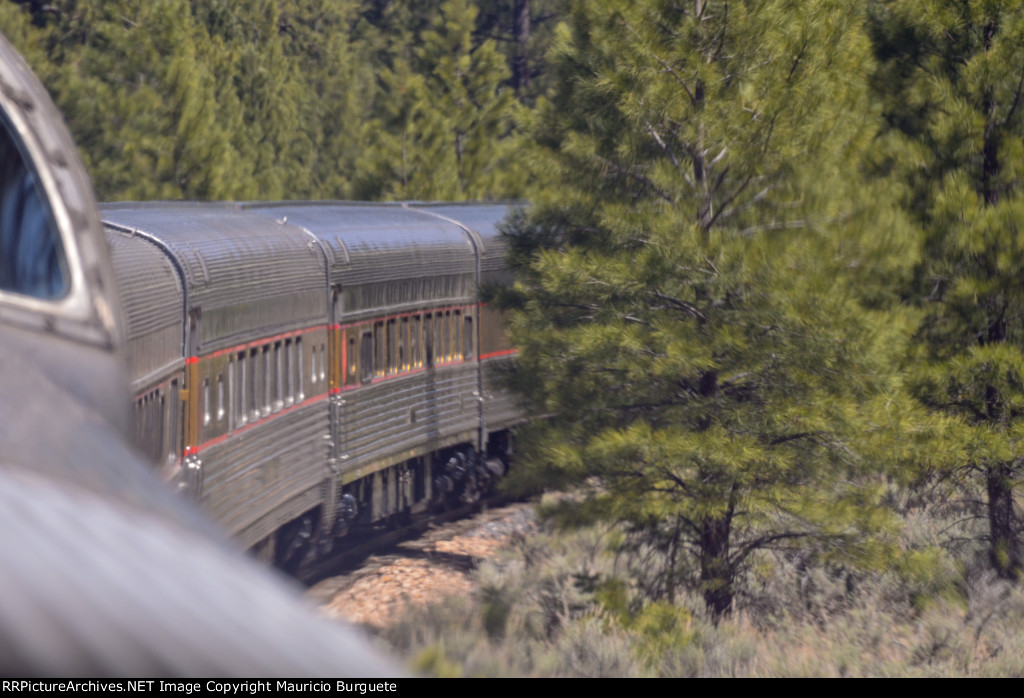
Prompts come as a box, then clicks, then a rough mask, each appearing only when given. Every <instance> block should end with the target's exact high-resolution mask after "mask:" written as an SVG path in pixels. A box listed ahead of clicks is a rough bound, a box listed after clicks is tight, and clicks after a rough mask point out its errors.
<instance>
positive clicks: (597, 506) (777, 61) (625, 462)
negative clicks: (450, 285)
mask: <svg viewBox="0 0 1024 698" xmlns="http://www.w3.org/2000/svg"><path fill="white" fill-rule="evenodd" d="M550 60H551V63H552V69H553V71H554V80H555V82H556V85H555V89H554V93H553V95H552V97H551V99H550V101H542V102H541V104H540V108H539V111H538V114H537V116H536V117H535V119H534V120H533V121H532V123H531V129H532V133H533V136H534V138H535V140H536V143H537V147H538V148H539V149H540V150H541V151H543V152H547V153H548V157H549V158H550V160H549V170H550V176H549V178H548V179H547V180H546V182H545V186H544V189H543V190H541V191H537V192H535V195H534V196H533V197H531V198H532V199H533V206H534V207H533V209H532V210H531V211H530V213H529V215H528V216H527V217H525V218H523V219H520V220H519V221H517V222H514V223H513V224H512V226H511V227H510V231H509V234H508V242H509V245H510V259H511V261H512V263H513V265H514V266H515V267H516V268H517V270H518V271H519V277H518V278H519V281H518V282H517V285H516V287H515V288H514V289H513V290H512V291H507V292H505V294H503V295H501V294H499V299H500V300H501V301H502V303H503V304H504V305H505V307H506V308H507V309H508V313H509V318H510V323H511V327H512V332H513V334H514V340H515V342H516V343H517V344H518V345H519V346H520V348H521V355H520V361H519V370H518V372H517V374H516V376H515V378H514V380H515V381H516V382H517V384H518V387H519V388H520V389H521V390H522V391H523V393H524V395H525V397H526V399H527V400H528V401H529V402H530V404H531V406H532V409H533V410H534V411H535V413H542V414H549V415H550V419H546V420H544V421H543V422H542V423H539V424H536V425H534V429H535V431H534V432H533V433H532V434H528V435H527V436H526V437H525V441H526V442H527V443H528V444H532V447H528V450H527V462H528V467H526V468H523V469H522V473H523V474H522V475H521V477H523V478H524V479H527V480H528V479H530V478H531V477H538V478H540V479H541V480H544V481H551V480H552V479H554V480H556V481H560V482H574V483H577V484H581V485H582V486H584V488H585V489H584V491H585V492H586V493H588V494H589V496H588V497H586V499H585V502H584V503H583V504H582V505H579V506H575V507H574V510H575V511H576V512H577V513H581V512H582V513H589V515H591V516H598V517H602V518H613V519H616V520H620V521H624V522H627V523H628V524H629V525H630V527H631V530H632V531H634V532H636V533H637V534H638V535H641V536H642V538H643V540H644V541H646V542H647V543H655V544H657V545H659V546H661V547H662V549H663V550H664V552H665V560H666V564H665V569H664V570H663V575H662V586H661V591H660V593H661V594H662V595H664V596H666V597H669V598H672V596H673V594H674V593H675V589H676V587H677V586H678V584H680V583H681V582H684V581H693V582H695V583H696V584H697V586H698V587H699V588H700V589H701V591H702V593H703V596H704V600H705V602H706V605H707V607H708V609H709V611H710V612H711V613H712V614H713V615H714V616H715V617H719V616H721V615H722V614H724V613H726V612H728V610H729V609H730V607H731V605H732V603H733V599H734V596H735V594H736V593H737V587H736V585H737V583H738V578H739V575H740V573H741V571H742V569H743V567H744V564H745V563H746V562H747V561H748V560H749V557H750V555H751V554H752V553H753V552H754V551H756V550H758V549H761V548H764V547H777V546H784V545H798V544H799V545H807V544H811V543H817V544H818V545H817V546H815V548H816V549H817V550H819V551H821V550H827V551H831V554H835V555H840V556H842V555H846V556H848V557H852V558H856V557H857V556H858V555H863V554H866V551H868V550H869V549H872V544H871V543H869V541H870V540H871V539H870V536H868V533H869V532H871V531H877V530H878V529H879V528H880V527H884V522H885V521H886V516H885V515H884V513H883V512H882V511H881V510H880V509H879V508H877V507H876V506H875V504H874V502H875V500H874V494H873V493H874V489H873V487H872V486H871V485H870V480H869V479H868V478H867V477H866V475H865V473H866V471H867V470H868V469H869V468H870V467H871V466H872V465H873V464H872V463H870V462H866V461H865V460H864V459H862V458H859V457H858V456H857V455H856V449H855V445H856V443H857V439H858V435H859V433H860V426H859V419H860V416H861V405H862V404H866V403H867V401H868V400H869V398H870V397H871V396H872V395H874V394H875V392H874V391H875V390H877V384H878V382H879V380H878V378H877V376H876V373H877V370H878V368H879V366H881V363H880V361H879V360H878V355H877V354H876V351H877V350H878V347H877V345H875V344H872V342H871V341H870V340H871V335H870V332H868V329H867V326H868V325H870V324H871V323H870V319H871V318H870V316H869V315H868V314H867V311H866V310H865V308H864V306H863V305H862V303H861V301H863V300H864V295H863V294H861V293H859V292H858V290H857V286H858V281H859V277H858V275H859V273H860V272H859V271H858V270H863V269H865V268H867V267H869V266H871V264H872V262H873V261H874V260H875V259H876V258H877V259H880V260H881V261H882V266H885V265H888V266H890V267H891V266H893V265H894V263H893V262H892V260H891V257H887V256H886V254H885V250H882V251H881V252H880V251H879V250H880V245H879V244H878V240H877V239H876V238H877V237H879V236H880V235H881V237H883V238H884V237H885V235H884V234H880V233H879V231H878V229H877V228H876V227H875V225H874V223H875V221H876V220H880V221H884V220H885V216H889V217H890V218H891V214H889V213H886V212H885V211H884V210H883V209H882V208H881V205H880V204H879V203H878V202H879V201H881V200H882V199H884V197H876V196H875V195H876V194H877V192H871V191H870V190H869V189H868V188H865V187H861V186H860V185H859V184H858V182H859V177H858V171H857V169H856V165H857V162H858V158H859V156H860V154H861V153H863V152H864V151H865V150H866V149H867V147H868V145H869V144H870V138H871V137H872V135H873V134H874V132H875V125H876V115H875V114H874V113H873V112H872V111H871V109H870V108H869V105H868V103H867V90H866V80H865V77H866V71H867V70H868V68H869V67H870V56H869V45H868V42H867V39H866V36H865V34H864V32H863V25H862V17H861V16H860V15H859V14H858V12H857V11H856V10H851V8H850V7H849V6H848V4H847V3H844V2H836V1H832V0H816V1H814V2H786V1H778V0H746V1H743V2H715V1H713V0H696V1H694V2H689V3H685V4H684V3H672V2H663V1H658V0H648V1H646V2H639V3H638V2H632V1H629V0H611V1H609V2H604V3H600V4H595V3H587V2H583V1H579V2H574V3H573V4H572V7H571V9H570V11H569V14H568V21H567V24H566V25H565V26H564V27H563V28H562V30H561V32H560V35H559V36H558V38H557V40H556V47H555V51H554V52H553V54H552V55H551V57H550Z"/></svg>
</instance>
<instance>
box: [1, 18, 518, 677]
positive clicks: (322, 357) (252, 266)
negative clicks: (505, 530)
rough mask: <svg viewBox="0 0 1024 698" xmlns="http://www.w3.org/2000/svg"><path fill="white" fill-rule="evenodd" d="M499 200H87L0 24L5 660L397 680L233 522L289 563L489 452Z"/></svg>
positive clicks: (404, 510) (496, 417) (14, 672)
mask: <svg viewBox="0 0 1024 698" xmlns="http://www.w3.org/2000/svg"><path fill="white" fill-rule="evenodd" d="M507 208H508V207H505V206H490V205H488V206H480V205H476V206H474V205H467V206H456V205H418V204H409V205H387V204H385V205H368V204H334V203H328V204H289V203H281V204H245V205H235V204H209V205H192V204H145V205H140V204H116V205H110V206H106V207H103V209H102V213H101V211H100V210H99V209H98V207H97V205H96V203H95V200H94V197H93V193H92V188H91V185H90V183H89V180H88V177H87V176H86V174H85V170H84V168H83V167H82V164H81V162H80V161H79V159H78V157H77V153H76V149H75V146H74V143H73V142H72V140H71V138H70V136H69V134H68V132H67V130H66V128H65V127H64V124H63V121H62V119H61V117H60V115H59V113H58V112H57V110H56V108H55V107H54V105H53V103H52V102H51V101H50V99H49V97H48V96H47V95H46V93H45V91H44V90H43V88H42V86H41V85H40V84H39V82H38V81H37V80H36V79H35V77H34V76H33V75H32V73H31V71H30V70H29V68H28V66H27V65H26V64H25V62H24V60H23V59H22V58H21V57H20V56H19V55H18V54H17V53H16V52H15V51H14V50H13V49H12V48H11V46H10V45H9V44H8V43H7V41H6V39H4V38H3V37H2V36H0V447H2V448H0V551H2V554H3V564H2V565H0V674H2V675H4V676H5V677H8V676H10V677H17V676H48V675H49V676H64V677H66V676H152V675H157V674H159V675H161V676H201V675H212V676H283V677H284V676H392V675H398V674H400V671H399V670H398V669H396V667H395V666H394V664H393V663H392V662H390V661H389V660H388V659H387V658H386V657H383V656H382V655H381V654H379V653H378V652H376V651H374V650H373V649H371V648H370V647H369V646H368V644H367V643H366V641H365V640H364V639H363V638H362V637H361V636H358V635H357V634H355V633H354V632H353V631H351V630H349V629H345V628H342V627H341V626H339V625H338V624H336V623H330V622H327V621H326V620H324V619H322V618H318V617H316V616H315V615H314V614H312V613H310V612H309V610H308V609H305V608H303V607H302V606H301V605H300V603H299V602H298V600H297V595H296V594H295V592H294V590H292V589H289V588H287V585H286V584H285V583H284V582H283V581H282V579H281V578H280V577H278V576H275V575H272V574H271V573H270V571H269V569H268V568H267V566H265V565H262V564H258V563H256V562H255V561H253V560H252V559H251V557H249V556H245V555H243V554H242V552H241V549H240V546H238V544H237V542H236V543H231V542H229V537H228V536H229V535H230V536H232V537H234V539H235V540H236V541H240V542H241V544H242V546H245V547H251V548H255V550H256V552H258V553H259V554H261V555H262V556H264V557H266V558H268V559H272V560H274V561H276V562H277V563H278V564H281V565H283V566H293V565H296V564H298V563H299V562H301V561H302V560H303V559H304V558H305V557H307V556H309V555H312V554H314V553H316V552H317V551H318V550H319V551H322V550H325V549H327V548H329V547H331V546H332V545H333V544H334V542H335V541H336V540H337V539H338V538H339V537H342V536H343V535H344V534H345V533H346V531H348V530H350V529H352V528H353V527H356V526H361V525H372V524H375V523H380V522H387V521H389V520H391V519H394V518H398V517H402V516H404V515H406V514H408V513H411V512H413V511H416V510H418V509H422V508H426V507H429V506H432V505H444V504H446V503H452V502H457V501H466V500H471V499H473V498H474V497H476V496H478V494H479V492H480V491H481V490H482V488H483V485H484V482H485V481H487V480H490V479H492V478H493V476H494V475H496V474H498V473H499V472H500V471H502V470H503V469H504V468H505V467H506V466H507V462H508V451H509V445H510V437H509V433H510V432H509V430H510V429H511V428H512V427H513V426H514V425H515V424H516V422H517V421H518V419H519V417H518V414H517V412H516V410H515V409H514V406H513V403H512V402H511V401H510V400H509V398H508V396H507V395H505V394H504V393H503V392H502V391H501V390H500V389H499V388H498V387H497V385H496V384H495V383H494V381H493V377H492V376H491V369H492V368H493V367H495V366H498V365H500V364H501V363H502V362H507V361H508V360H509V357H510V356H512V354H513V353H514V350H513V349H512V348H511V347H509V346H508V345H507V344H506V343H505V341H504V339H503V335H502V331H501V327H500V324H499V323H498V318H497V316H496V314H495V313H493V312H492V311H491V310H489V309H488V308H487V307H486V306H482V305H480V304H479V303H478V302H477V298H476V288H477V285H478V284H480V283H484V282H487V281H489V280H492V279H500V278H501V277H502V275H503V274H504V271H503V267H502V263H501V245H500V242H499V237H498V236H497V234H496V228H495V226H496V224H497V223H498V221H499V220H500V219H501V217H502V216H504V214H505V211H506V210H507ZM101 215H102V219H103V223H101ZM133 399H134V409H133ZM132 444H134V446H133V445H132ZM158 475H160V476H162V479H163V482H161V478H160V477H158ZM168 483H170V485H171V486H170V487H168ZM172 489H178V490H181V491H182V492H179V493H178V494H175V493H174V492H172ZM181 494H186V495H192V496H193V497H195V498H198V499H199V501H200V502H201V504H202V506H203V507H204V508H205V509H206V512H207V514H208V515H207V514H203V513H202V512H201V511H200V509H199V508H198V507H196V506H195V505H194V503H192V502H189V501H188V499H187V498H186V497H182V496H180V495H181ZM211 517H212V521H211Z"/></svg>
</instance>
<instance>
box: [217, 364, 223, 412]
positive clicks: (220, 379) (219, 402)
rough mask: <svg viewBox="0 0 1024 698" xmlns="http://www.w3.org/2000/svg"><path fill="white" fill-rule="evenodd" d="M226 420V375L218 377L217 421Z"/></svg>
mask: <svg viewBox="0 0 1024 698" xmlns="http://www.w3.org/2000/svg"><path fill="white" fill-rule="evenodd" d="M223 419H224V375H223V374H221V375H219V376H217V421H218V422H220V421H222V420H223Z"/></svg>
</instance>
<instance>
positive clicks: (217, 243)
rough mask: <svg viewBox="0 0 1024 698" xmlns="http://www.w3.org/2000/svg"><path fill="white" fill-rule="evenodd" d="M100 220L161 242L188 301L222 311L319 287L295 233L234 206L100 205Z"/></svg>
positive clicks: (304, 241) (319, 274) (303, 237)
mask: <svg viewBox="0 0 1024 698" xmlns="http://www.w3.org/2000/svg"><path fill="white" fill-rule="evenodd" d="M100 209H101V216H102V218H103V220H104V222H105V223H107V224H108V225H113V226H117V227H120V228H122V229H125V230H129V231H139V232H142V233H146V234H148V235H151V236H153V237H155V238H158V239H159V240H160V241H161V242H163V243H164V244H165V245H166V246H167V247H168V248H169V249H170V250H171V251H172V252H173V253H174V255H175V257H176V258H177V260H178V261H179V263H180V264H181V265H182V268H183V269H184V271H185V276H186V283H187V284H188V290H189V297H190V301H189V302H190V303H193V304H195V303H199V304H202V305H203V306H205V307H227V306H231V305H234V304H236V303H239V302H246V301H247V302H251V301H258V300H260V299H262V298H271V297H276V296H278V295H280V294H282V293H285V292H289V293H294V292H297V291H306V290H320V289H323V288H324V277H323V271H322V267H321V266H320V259H319V258H320V254H319V252H318V251H317V250H316V249H315V245H311V243H312V241H311V240H310V239H309V236H308V235H307V234H306V233H305V232H304V231H303V230H301V229H300V228H298V227H295V226H293V225H288V224H284V223H281V222H278V221H276V220H274V219H273V218H271V217H268V216H266V215H259V214H256V213H254V212H251V211H246V210H242V209H241V208H240V207H239V206H238V205H237V204H219V203H204V204H196V203H177V202H171V203H168V202H152V203H132V204H104V205H102V206H101V207H100Z"/></svg>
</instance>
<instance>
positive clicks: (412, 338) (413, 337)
mask: <svg viewBox="0 0 1024 698" xmlns="http://www.w3.org/2000/svg"><path fill="white" fill-rule="evenodd" d="M409 363H410V364H411V366H412V368H420V367H422V366H423V359H422V357H421V356H420V316H419V315H413V316H412V327H410V328H409Z"/></svg>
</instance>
